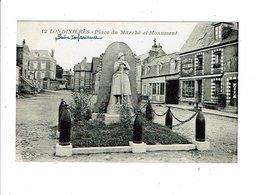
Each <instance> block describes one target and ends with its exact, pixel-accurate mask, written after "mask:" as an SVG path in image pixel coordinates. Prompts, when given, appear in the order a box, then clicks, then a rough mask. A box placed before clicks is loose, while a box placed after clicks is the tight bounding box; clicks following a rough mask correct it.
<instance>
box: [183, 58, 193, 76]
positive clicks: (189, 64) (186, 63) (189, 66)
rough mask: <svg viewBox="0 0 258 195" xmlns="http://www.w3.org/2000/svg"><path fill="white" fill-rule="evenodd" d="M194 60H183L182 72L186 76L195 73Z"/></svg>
mask: <svg viewBox="0 0 258 195" xmlns="http://www.w3.org/2000/svg"><path fill="white" fill-rule="evenodd" d="M193 65H194V64H193V59H192V58H186V59H184V60H182V72H183V73H184V74H189V73H191V72H192V71H193V67H194V66H193Z"/></svg>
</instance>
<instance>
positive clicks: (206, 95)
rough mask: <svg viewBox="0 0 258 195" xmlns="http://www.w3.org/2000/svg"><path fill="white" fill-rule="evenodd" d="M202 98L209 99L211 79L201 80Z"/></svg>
mask: <svg viewBox="0 0 258 195" xmlns="http://www.w3.org/2000/svg"><path fill="white" fill-rule="evenodd" d="M203 85H204V86H203V89H204V93H203V100H204V101H211V79H204V80H203Z"/></svg>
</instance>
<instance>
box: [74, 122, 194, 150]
mask: <svg viewBox="0 0 258 195" xmlns="http://www.w3.org/2000/svg"><path fill="white" fill-rule="evenodd" d="M143 127H144V129H143V141H144V142H145V143H146V144H147V145H155V144H189V143H190V142H188V141H187V140H186V139H185V138H183V137H181V136H179V135H178V134H176V133H174V132H172V131H171V130H170V129H168V128H166V127H163V126H162V125H159V124H155V123H152V122H148V121H144V126H143ZM132 129H133V128H132V125H129V128H128V127H124V125H122V124H112V125H105V124H104V123H102V122H100V121H97V120H95V121H89V122H85V123H84V124H77V125H74V126H73V128H72V144H73V147H75V148H78V147H107V146H128V145H129V141H132V139H133V131H132Z"/></svg>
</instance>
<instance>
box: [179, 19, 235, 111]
mask: <svg viewBox="0 0 258 195" xmlns="http://www.w3.org/2000/svg"><path fill="white" fill-rule="evenodd" d="M179 55H180V60H181V68H180V102H181V103H187V104H191V103H193V102H200V103H202V104H203V105H204V106H211V105H213V106H215V107H216V105H218V103H219V98H220V97H222V96H223V94H224V96H225V97H226V103H227V105H228V106H233V107H236V106H237V101H238V26H237V23H229V22H213V23H212V22H203V23H198V24H197V25H196V27H195V28H194V30H193V31H192V33H191V34H190V36H189V38H188V39H187V41H186V42H185V44H184V45H183V47H182V48H181V50H180V52H179Z"/></svg>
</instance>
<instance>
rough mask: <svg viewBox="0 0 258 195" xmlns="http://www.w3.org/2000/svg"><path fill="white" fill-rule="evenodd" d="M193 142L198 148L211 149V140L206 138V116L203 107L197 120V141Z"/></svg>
mask: <svg viewBox="0 0 258 195" xmlns="http://www.w3.org/2000/svg"><path fill="white" fill-rule="evenodd" d="M193 143H194V144H195V145H196V147H197V149H198V150H209V149H210V142H208V141H206V140H205V118H204V115H203V113H202V108H201V107H200V110H199V113H198V114H197V117H196V120H195V141H193Z"/></svg>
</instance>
